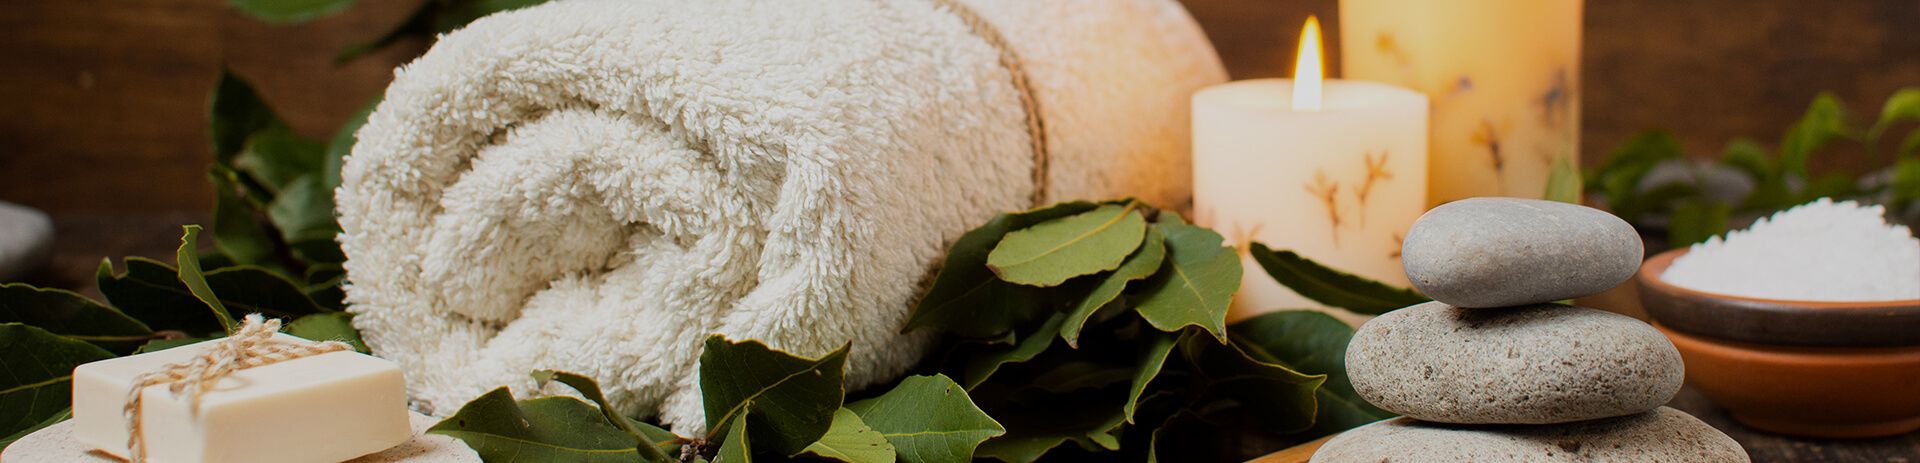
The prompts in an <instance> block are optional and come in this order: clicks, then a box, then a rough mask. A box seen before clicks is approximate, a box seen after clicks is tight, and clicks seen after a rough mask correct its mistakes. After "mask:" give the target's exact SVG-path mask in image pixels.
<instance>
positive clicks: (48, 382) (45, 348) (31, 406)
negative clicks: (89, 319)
mask: <svg viewBox="0 0 1920 463" xmlns="http://www.w3.org/2000/svg"><path fill="white" fill-rule="evenodd" d="M112 357H113V354H112V353H110V352H107V351H106V350H104V349H101V348H100V347H99V346H95V345H93V344H90V343H87V342H86V341H80V340H76V339H69V338H67V337H64V336H60V335H58V334H54V333H50V332H47V330H43V329H40V328H38V327H34V326H28V325H23V324H19V323H0V369H4V370H5V372H6V374H4V375H0V435H12V434H16V433H19V432H21V431H22V430H25V429H29V428H32V427H35V426H37V425H40V424H41V423H42V422H44V421H46V420H49V419H53V417H55V416H57V415H59V414H61V413H64V412H63V411H64V410H66V409H67V407H68V405H70V404H71V403H72V401H73V368H74V367H77V366H80V364H82V363H87V362H92V361H95V360H102V359H108V358H112Z"/></svg>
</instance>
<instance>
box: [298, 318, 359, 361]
mask: <svg viewBox="0 0 1920 463" xmlns="http://www.w3.org/2000/svg"><path fill="white" fill-rule="evenodd" d="M352 320H353V314H350V313H346V312H328V313H317V314H313V315H307V316H304V317H300V318H296V319H294V320H293V322H290V323H287V326H286V328H284V329H281V330H280V331H282V332H285V333H287V334H291V335H294V336H299V337H301V338H305V339H309V340H314V341H340V342H344V343H347V344H350V345H352V346H353V350H356V351H359V352H360V353H362V354H371V353H373V350H372V349H368V348H367V342H366V341H363V340H361V339H360V330H356V329H353V323H352Z"/></svg>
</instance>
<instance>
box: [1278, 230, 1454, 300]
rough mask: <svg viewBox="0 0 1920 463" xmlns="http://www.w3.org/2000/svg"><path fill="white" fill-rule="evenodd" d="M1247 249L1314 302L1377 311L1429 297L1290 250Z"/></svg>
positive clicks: (1292, 287)
mask: <svg viewBox="0 0 1920 463" xmlns="http://www.w3.org/2000/svg"><path fill="white" fill-rule="evenodd" d="M1248 251H1249V252H1250V253H1252V254H1253V261H1254V262H1256V263H1259V264H1260V268H1262V269H1265V270H1266V271H1267V275H1269V276H1272V277H1273V279H1274V280H1278V281H1279V282H1280V284H1281V285H1285V286H1286V287H1287V288H1288V289H1292V290H1293V292H1295V293H1298V294H1300V295H1301V296H1305V297H1306V298H1307V299H1312V300H1314V302H1319V303H1321V304H1326V305H1329V306H1333V307H1339V308H1342V309H1346V310H1347V311H1350V312H1354V313H1361V314H1367V315H1379V314H1383V313H1387V312H1388V311H1392V310H1395V309H1399V308H1402V307H1406V306H1410V305H1414V304H1420V303H1424V302H1427V301H1431V300H1432V299H1428V298H1427V297H1426V296H1423V295H1421V294H1420V293H1418V292H1415V291H1414V290H1411V289H1405V288H1395V287H1393V286H1389V285H1387V284H1385V283H1381V282H1378V281H1374V280H1370V279H1367V278H1365V277H1361V276H1359V275H1354V274H1351V273H1346V272H1342V271H1339V270H1334V269H1332V268H1328V267H1327V266H1324V265H1320V264H1319V263H1317V262H1314V261H1313V260H1311V259H1307V258H1305V257H1301V256H1300V255H1299V254H1295V253H1294V252H1293V251H1274V250H1273V249H1271V248H1268V247H1267V245H1266V244H1262V243H1258V242H1255V243H1253V245H1252V246H1251V247H1250V248H1249V250H1248Z"/></svg>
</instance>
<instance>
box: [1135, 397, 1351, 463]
mask: <svg viewBox="0 0 1920 463" xmlns="http://www.w3.org/2000/svg"><path fill="white" fill-rule="evenodd" d="M1205 425H1206V420H1204V419H1202V418H1201V417H1200V415H1199V414H1196V413H1194V412H1193V410H1189V409H1181V410H1180V411H1178V412H1174V414H1173V416H1168V417H1167V420H1166V421H1163V422H1161V423H1160V427H1157V428H1154V429H1153V440H1152V441H1151V443H1150V444H1149V445H1148V446H1147V463H1158V462H1159V461H1160V460H1161V458H1160V452H1161V451H1163V450H1166V449H1169V448H1173V447H1177V446H1178V445H1177V444H1181V443H1187V442H1188V441H1192V440H1198V439H1195V437H1198V436H1191V435H1190V434H1192V432H1190V431H1189V432H1181V431H1187V430H1189V428H1196V427H1201V426H1205ZM1162 441H1165V442H1166V443H1165V444H1162V443H1161V442H1162ZM1167 453H1168V458H1166V461H1178V462H1184V461H1190V459H1189V458H1187V457H1186V456H1185V455H1186V453H1184V452H1181V451H1178V450H1175V451H1171V452H1167ZM1382 463H1388V462H1382Z"/></svg>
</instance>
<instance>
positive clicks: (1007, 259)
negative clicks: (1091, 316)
mask: <svg viewBox="0 0 1920 463" xmlns="http://www.w3.org/2000/svg"><path fill="white" fill-rule="evenodd" d="M1138 204H1139V203H1129V204H1127V205H1126V206H1114V205H1106V206H1100V207H1099V208H1096V209H1094V210H1092V211H1088V212H1084V213H1081V214H1077V215H1074V216H1071V217H1064V218H1059V219H1053V220H1049V221H1046V222H1041V223H1039V224H1036V225H1034V226H1032V227H1029V228H1027V229H1024V230H1017V231H1013V232H1010V233H1007V235H1006V237H1005V238H1003V239H1001V240H1000V244H998V245H996V246H994V248H993V251H992V252H991V253H989V254H988V255H987V268H989V269H992V270H993V273H994V274H996V275H999V276H1000V279H1002V280H1006V281H1009V282H1013V283H1019V284H1023V285H1029V286H1043V287H1045V286H1057V285H1059V284H1060V283H1062V282H1065V281H1067V279H1068V278H1073V277H1076V276H1080V275H1089V274H1093V273H1099V272H1104V271H1107V270H1113V269H1114V268H1117V267H1119V266H1120V263H1121V262H1123V261H1125V260H1126V258H1127V256H1128V255H1129V254H1133V250H1134V249H1136V248H1138V247H1140V241H1141V237H1142V236H1144V234H1145V233H1146V228H1147V222H1146V220H1145V219H1143V218H1141V217H1140V211H1138V210H1137V208H1138Z"/></svg>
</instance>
